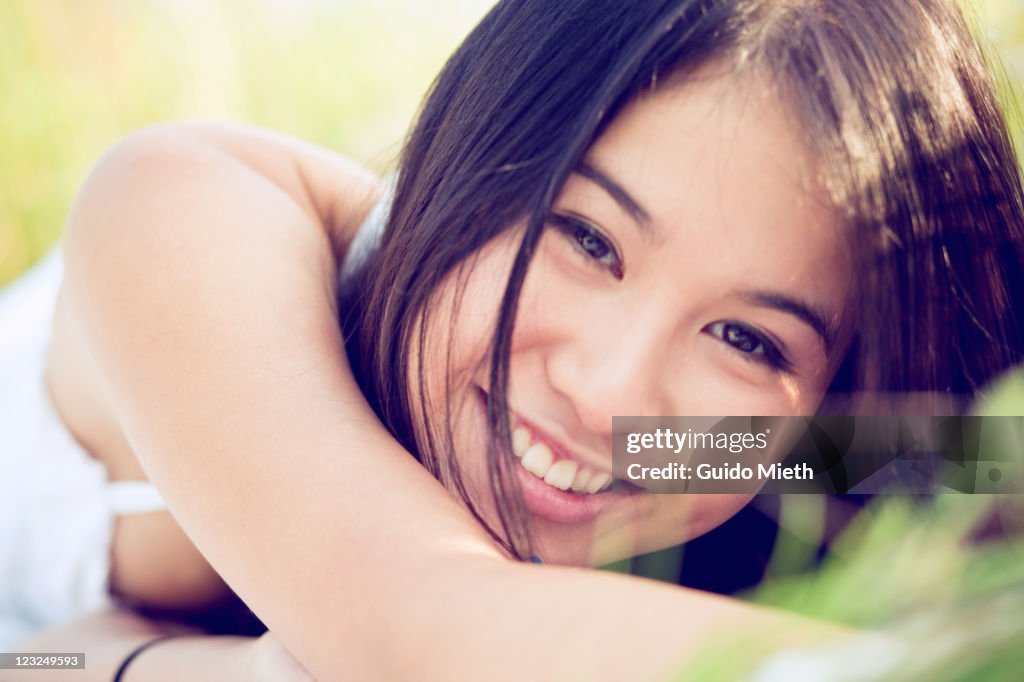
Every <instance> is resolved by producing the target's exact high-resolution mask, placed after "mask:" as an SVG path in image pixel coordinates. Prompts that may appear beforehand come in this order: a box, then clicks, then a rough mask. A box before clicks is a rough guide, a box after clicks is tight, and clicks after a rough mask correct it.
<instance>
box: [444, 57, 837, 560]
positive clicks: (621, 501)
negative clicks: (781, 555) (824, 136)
mask: <svg viewBox="0 0 1024 682" xmlns="http://www.w3.org/2000/svg"><path fill="white" fill-rule="evenodd" d="M554 215H555V218H554V219H553V220H552V223H551V226H550V227H549V229H547V231H546V232H545V234H544V236H543V237H542V239H541V242H540V245H539V247H538V250H537V253H536V255H535V258H534V260H533V262H532V264H531V266H530V270H529V274H528V276H527V278H526V281H525V284H524V286H523V290H522V297H521V300H520V307H519V312H518V316H517V319H516V327H515V332H514V335H513V343H512V351H511V364H510V383H509V390H508V403H509V406H510V414H509V418H510V423H511V425H512V427H513V429H514V430H515V433H514V438H513V441H514V446H515V450H516V454H517V456H519V461H520V464H521V466H517V467H516V471H517V475H518V480H519V483H520V487H521V489H522V493H523V497H524V501H525V504H526V507H527V509H528V510H529V512H530V515H531V524H532V529H533V532H534V537H535V540H536V547H537V549H538V553H539V554H540V556H541V557H543V559H544V560H545V561H547V562H551V563H561V564H573V565H597V564H603V563H606V562H609V561H612V560H615V559H618V558H621V557H624V556H630V555H634V554H637V553H641V552H647V551H653V550H655V549H658V548H661V547H666V546H669V545H673V544H677V543H679V542H682V541H685V540H687V539H690V538H693V537H696V536H698V535H700V534H702V533H704V532H706V531H708V530H710V529H711V528H713V527H715V526H716V525H718V524H720V523H721V522H723V521H724V520H726V519H727V518H729V517H730V516H731V515H732V514H734V513H735V512H736V511H738V510H739V509H740V508H741V507H742V506H743V505H744V504H745V503H746V502H747V501H748V499H749V498H748V497H747V496H742V495H652V494H636V493H635V492H625V491H618V490H614V489H613V490H612V491H606V492H596V493H595V492H594V491H595V490H598V489H600V488H601V487H602V485H604V484H607V483H608V482H609V481H610V473H609V472H610V471H611V468H612V462H611V440H612V417H613V416H614V415H680V416H698V415H810V414H813V413H814V412H815V410H816V407H817V405H818V403H819V401H820V399H821V398H822V396H823V394H824V391H825V389H826V387H827V386H828V384H829V382H830V379H831V377H832V375H833V373H834V372H835V369H836V367H837V365H838V364H839V361H840V360H841V355H842V353H843V351H844V350H845V346H846V345H847V344H846V341H845V334H844V331H845V330H844V325H843V319H844V315H845V314H846V310H847V307H848V306H847V304H848V299H849V293H850V291H851V265H850V262H849V261H848V258H847V254H848V251H847V249H846V248H845V246H844V244H845V242H844V236H843V234H842V229H841V227H840V224H839V220H838V219H837V216H836V215H835V214H834V212H833V211H832V209H831V208H830V206H829V203H828V201H827V198H826V194H825V192H824V190H823V189H822V188H821V187H820V186H819V184H818V183H817V181H816V171H815V168H814V164H813V161H812V159H811V156H810V153H809V151H808V150H807V149H806V148H805V146H804V145H803V144H802V142H801V136H800V130H799V126H798V125H797V124H796V123H795V120H794V118H793V117H792V116H790V115H789V114H788V112H787V111H786V109H785V108H784V107H783V106H782V105H781V103H780V102H779V101H778V100H777V99H776V97H775V95H774V93H773V91H772V89H771V87H769V86H768V85H766V84H764V83H762V82H761V81H760V80H757V79H755V78H744V79H742V80H740V79H738V78H737V77H735V76H713V75H711V74H709V73H708V72H707V70H704V71H702V72H701V73H699V74H698V75H697V76H696V77H692V78H690V79H688V81H687V82H686V83H683V84H679V85H674V86H663V87H662V88H661V89H659V90H658V91H657V92H655V93H653V94H646V95H643V96H641V97H639V98H638V99H637V100H636V101H635V102H634V103H632V104H631V105H630V106H629V107H628V108H626V109H625V110H624V111H623V113H622V114H621V115H620V116H619V117H618V118H617V119H616V120H615V121H614V123H613V124H612V125H611V126H610V127H609V128H608V130H607V132H606V133H605V134H604V135H603V136H602V137H601V138H600V139H599V140H598V141H597V142H596V143H595V144H594V145H593V146H592V148H591V149H590V151H589V153H588V154H587V156H586V159H585V163H584V164H583V165H582V166H581V168H580V169H579V170H578V171H577V172H576V173H575V174H574V175H572V176H571V178H570V179H569V180H568V182H567V183H566V185H565V187H564V190H563V191H562V193H561V195H560V196H559V197H558V200H557V201H556V203H555V206H554ZM521 236H522V226H518V227H517V228H515V229H511V230H508V231H506V232H504V233H503V234H502V235H500V236H499V237H497V238H496V239H494V240H492V241H491V242H490V243H489V244H488V245H487V246H485V247H484V248H483V249H482V250H481V251H480V252H479V254H478V255H477V257H476V258H475V259H473V262H472V263H469V264H467V268H470V269H467V270H464V271H463V274H464V276H465V279H464V281H463V284H464V289H463V293H462V296H461V301H460V304H459V306H458V308H457V310H455V312H454V314H455V315H456V319H455V324H454V326H452V327H449V324H448V323H449V322H450V318H448V319H443V318H445V315H443V314H442V315H439V316H438V322H437V324H436V329H432V333H431V335H430V337H429V338H430V339H431V341H429V342H428V347H427V350H426V353H427V355H426V356H425V357H426V358H427V359H428V362H427V365H426V370H427V377H428V379H427V381H428V386H427V390H428V396H429V397H430V402H431V404H432V405H437V406H440V405H443V398H442V397H443V395H444V391H445V388H444V380H445V376H444V368H445V365H446V362H445V356H446V354H450V355H449V359H450V365H449V367H448V369H449V375H448V378H449V379H450V380H451V384H450V387H451V390H452V397H453V398H454V400H453V403H452V405H453V408H452V420H453V422H452V427H453V437H454V442H453V446H454V450H455V453H456V457H457V459H458V462H459V465H460V467H461V469H462V472H463V476H464V478H465V480H466V482H467V486H468V489H469V491H470V493H471V495H472V496H473V499H474V502H475V503H476V504H478V505H479V507H480V508H481V509H482V510H483V513H484V515H485V517H486V518H488V520H489V521H491V522H492V523H493V524H494V525H493V527H500V525H499V524H498V523H497V515H496V513H495V511H494V505H493V502H492V500H491V499H490V493H489V484H488V477H487V465H486V456H485V453H486V440H485V439H486V438H487V427H486V418H485V407H484V405H485V402H484V401H485V400H486V396H487V394H488V393H489V392H490V386H489V383H488V371H487V368H486V363H485V362H484V361H483V359H484V358H486V357H487V354H488V343H489V340H490V336H491V333H492V331H493V329H494V321H495V311H496V310H497V309H498V304H499V301H500V297H501V293H502V292H503V290H504V288H505V282H506V279H507V276H508V272H509V268H510V266H511V263H512V259H513V257H514V254H515V252H516V249H517V247H518V243H519V240H520V238H521ZM457 280H458V277H457V275H453V276H452V277H451V278H449V280H448V282H446V284H445V285H444V286H443V287H442V288H441V289H440V291H439V292H438V296H439V297H440V299H439V300H440V301H441V302H442V309H445V308H444V307H443V306H444V301H447V302H448V303H451V302H452V301H453V300H454V299H455V297H454V295H453V292H454V291H456V290H457V288H458V287H459V286H460V284H459V283H458V281H457ZM449 329H451V330H452V332H451V335H449V331H448V330H449ZM432 411H433V410H432ZM434 413H435V414H436V415H437V418H438V419H443V415H444V413H445V410H444V408H443V407H440V408H439V409H438V410H436V412H434ZM524 451H525V455H524V454H523V453H524ZM616 487H618V486H616Z"/></svg>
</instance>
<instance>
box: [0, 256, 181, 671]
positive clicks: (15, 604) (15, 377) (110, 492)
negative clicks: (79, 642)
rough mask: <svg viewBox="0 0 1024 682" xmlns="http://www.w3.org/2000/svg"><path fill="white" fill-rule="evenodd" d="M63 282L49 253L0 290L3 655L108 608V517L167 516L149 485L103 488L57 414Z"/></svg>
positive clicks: (96, 468) (95, 467)
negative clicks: (43, 632) (54, 349)
mask: <svg viewBox="0 0 1024 682" xmlns="http://www.w3.org/2000/svg"><path fill="white" fill-rule="evenodd" d="M62 276H63V263H62V260H61V255H60V252H59V251H58V250H54V252H53V253H51V254H50V255H49V256H47V257H46V258H45V259H44V260H43V261H42V262H40V263H39V264H38V265H36V266H35V267H34V268H33V269H32V270H30V271H29V272H27V273H26V274H25V275H23V276H22V277H21V278H20V279H18V280H17V281H15V282H14V283H13V284H11V285H10V286H8V287H6V288H5V289H4V290H3V291H0V651H14V650H15V649H14V646H15V645H16V644H17V643H18V641H20V640H22V639H24V638H26V637H28V636H29V635H31V634H32V633H33V632H35V631H36V630H39V629H42V628H45V627H48V626H51V625H53V624H56V623H59V622H62V621H66V620H69V619H72V618H75V617H78V616H81V615H84V614H86V613H88V612H91V611H95V610H97V609H100V608H102V607H104V606H107V605H109V604H110V601H111V598H110V595H109V591H108V577H109V574H110V558H109V557H110V545H111V539H112V534H113V522H114V516H115V515H116V514H130V513H145V512H149V511H157V510H162V509H165V508H166V507H165V505H164V502H163V499H162V498H161V497H160V494H159V493H158V492H157V490H156V488H154V487H153V486H152V485H151V484H149V483H148V482H145V481H125V482H118V483H111V482H109V481H108V480H107V476H106V471H105V469H104V467H103V465H102V464H101V463H100V462H98V461H97V460H95V459H93V458H92V457H90V456H89V455H88V454H87V453H86V452H85V450H84V449H83V448H82V446H81V445H79V443H78V442H76V441H75V439H74V438H73V437H72V435H71V434H70V433H69V432H68V430H67V428H66V427H65V426H64V424H63V422H62V421H61V419H60V417H59V416H58V415H57V413H56V411H55V409H54V407H53V404H52V402H51V400H50V396H49V392H48V390H47V388H46V383H45V379H44V374H45V367H46V350H47V346H48V344H49V339H50V330H51V323H52V318H53V312H54V306H55V304H56V299H57V292H58V289H59V287H60V282H61V279H62Z"/></svg>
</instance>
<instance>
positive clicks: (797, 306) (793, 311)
mask: <svg viewBox="0 0 1024 682" xmlns="http://www.w3.org/2000/svg"><path fill="white" fill-rule="evenodd" d="M737 295H738V297H739V298H741V299H742V300H744V301H746V302H747V303H750V304H752V305H755V306H759V307H762V308H772V309H774V310H779V311H781V312H784V313H788V314H790V315H793V316H794V317H797V318H799V319H800V320H801V321H802V322H803V323H804V324H806V325H808V326H809V327H811V328H812V329H813V330H814V331H815V332H817V333H818V336H820V337H821V340H822V341H823V342H824V344H825V354H826V355H829V354H831V352H832V345H833V343H834V342H835V329H834V328H833V326H832V325H831V324H830V323H829V322H828V321H827V319H828V318H826V317H825V315H823V314H822V313H821V312H819V311H818V310H815V308H814V306H812V305H810V304H808V303H805V302H804V301H801V300H799V299H797V298H795V297H793V296H789V295H787V294H783V293H779V292H777V291H765V290H761V289H752V290H744V291H740V292H739V293H738V294H737Z"/></svg>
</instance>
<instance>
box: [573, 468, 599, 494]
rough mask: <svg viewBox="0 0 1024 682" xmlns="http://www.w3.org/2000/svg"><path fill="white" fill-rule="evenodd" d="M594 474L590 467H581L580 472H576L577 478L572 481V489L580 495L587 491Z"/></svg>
mask: <svg viewBox="0 0 1024 682" xmlns="http://www.w3.org/2000/svg"><path fill="white" fill-rule="evenodd" d="M593 474H594V472H593V470H591V468H590V467H580V468H579V471H577V472H576V476H575V477H574V478H573V479H572V489H573V490H575V491H576V492H578V493H581V492H583V491H584V490H586V489H587V483H589V482H590V477H591V476H592V475H593Z"/></svg>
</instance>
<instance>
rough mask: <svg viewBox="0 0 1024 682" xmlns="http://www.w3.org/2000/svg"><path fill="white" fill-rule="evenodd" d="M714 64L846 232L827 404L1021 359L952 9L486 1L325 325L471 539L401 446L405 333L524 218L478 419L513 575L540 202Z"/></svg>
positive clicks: (429, 462) (988, 125)
mask: <svg viewBox="0 0 1024 682" xmlns="http://www.w3.org/2000/svg"><path fill="white" fill-rule="evenodd" d="M710 59H721V60H726V61H727V62H731V63H732V64H733V65H734V66H735V68H736V69H737V70H738V71H743V70H749V69H755V70H758V71H759V72H760V73H761V74H763V75H764V76H766V77H767V78H770V79H771V82H772V83H774V84H775V86H776V87H777V88H778V92H779V95H780V99H781V100H782V101H783V102H784V103H785V104H787V105H789V106H790V110H791V111H792V112H793V113H794V123H793V125H794V126H800V127H801V128H802V129H803V130H804V131H805V133H804V135H803V137H804V138H806V139H807V140H808V143H809V145H810V147H811V149H812V150H813V151H814V152H815V153H816V154H817V158H818V160H819V166H820V169H821V174H822V180H823V182H824V185H825V187H826V188H827V189H828V191H829V193H830V195H831V198H832V200H833V201H834V203H835V206H836V208H837V210H838V211H839V212H840V215H842V216H843V217H844V218H845V220H846V223H847V224H848V225H849V226H850V229H851V234H852V235H854V238H853V239H852V240H851V244H852V248H853V252H854V255H855V259H856V262H857V266H858V269H857V272H858V292H857V299H858V303H859V305H858V310H857V312H856V314H857V317H856V321H855V330H854V331H855V339H854V341H853V344H852V346H851V350H850V353H849V355H848V357H847V358H846V361H845V362H844V363H843V366H842V368H841V369H840V371H839V373H838V374H837V376H836V378H835V380H834V382H833V385H832V387H831V388H830V393H834V394H846V393H850V392H859V391H867V392H873V391H885V392H895V393H900V392H907V391H928V392H944V393H949V394H954V395H961V394H963V395H971V394H974V393H975V392H976V391H978V390H979V388H981V387H983V386H984V385H985V384H986V383H987V382H989V381H990V380H991V379H992V378H993V377H994V376H996V375H997V374H998V373H1000V372H1002V371H1004V370H1006V369H1007V368H1008V367H1010V366H1011V365H1013V364H1015V363H1018V362H1020V361H1021V359H1022V357H1024V339H1022V334H1024V332H1022V320H1021V317H1020V316H1021V314H1022V300H1021V299H1022V296H1024V217H1022V216H1024V203H1022V193H1021V184H1020V177H1019V171H1018V166H1017V159H1016V157H1015V155H1014V151H1013V147H1012V145H1011V143H1010V139H1009V137H1008V133H1007V129H1006V124H1005V121H1004V116H1003V114H1002V112H1001V109H1000V107H999V104H998V102H997V98H996V96H995V92H994V88H993V84H992V79H991V76H990V73H989V70H988V68H987V66H986V63H985V60H984V58H983V55H982V51H981V49H980V48H979V46H978V45H977V44H976V42H975V41H974V39H973V38H972V36H971V33H970V31H969V30H968V27H967V25H966V23H965V21H964V18H963V16H962V15H961V13H960V10H959V9H958V7H957V5H956V4H955V2H954V0H901V1H899V2H857V1H854V0H675V1H672V2H666V1H664V0H658V1H652V0H641V1H636V2H618V1H617V0H610V1H605V2H601V1H596V0H590V1H587V0H566V1H561V2H551V1H550V0H508V1H506V2H501V3H500V4H499V5H497V6H496V7H495V8H494V9H493V10H492V11H491V12H490V13H489V14H488V15H487V16H486V17H485V18H484V20H483V21H482V22H481V23H480V25H479V26H478V27H477V28H476V29H475V30H474V31H473V32H472V33H471V34H470V35H469V37H468V38H467V39H466V41H465V42H464V43H463V44H462V46H461V47H460V48H459V49H458V51H457V52H456V53H455V54H454V55H453V56H452V58H451V59H450V61H449V62H448V64H447V65H446V66H445V68H444V70H443V71H442V72H441V74H440V76H439V77H438V79H437V81H436V83H435V84H434V87H433V90H432V92H431V93H430V96H429V98H428V99H427V100H426V103H425V105H424V107H423V110H422V112H421V114H420V116H419V119H418V121H417V123H416V126H415V128H414V129H413V131H412V133H411V135H410V137H409V140H408V143H407V145H406V147H405V149H404V152H403V154H402V159H401V164H400V168H399V176H398V184H397V188H396V192H395V196H394V201H393V206H392V209H391V212H390V217H389V219H388V222H387V226H386V230H385V233H384V235H383V240H382V242H381V245H380V248H379V250H377V251H376V252H375V253H374V255H373V256H372V258H371V259H370V260H369V261H368V262H367V264H366V267H364V268H363V270H362V272H361V274H360V278H359V280H358V284H357V287H358V289H359V291H360V293H359V295H358V296H355V297H353V298H351V299H350V300H347V301H343V307H344V308H345V309H346V310H347V311H348V312H347V314H346V315H345V317H344V324H345V326H346V331H347V338H348V340H349V341H348V348H349V353H350V358H351V360H352V363H353V367H354V370H355V371H356V375H357V378H358V380H359V382H360V385H361V386H362V388H363V390H364V391H365V393H366V396H367V398H368V399H369V401H370V403H371V404H372V405H373V406H374V408H375V409H376V410H377V413H378V415H379V416H380V418H381V420H382V421H383V422H384V424H385V425H386V426H387V427H388V428H389V429H390V430H391V432H392V433H393V434H394V435H395V436H396V438H398V440H399V441H400V442H402V443H403V444H404V445H405V447H406V448H408V449H409V450H410V452H412V453H414V454H415V455H416V456H417V457H418V458H419V459H420V461H421V462H422V463H423V464H424V466H426V467H427V468H428V469H429V470H430V471H431V472H432V473H433V474H434V475H435V476H437V477H438V479H439V480H441V481H442V482H443V483H444V484H445V485H447V486H449V488H450V489H452V490H454V491H456V492H457V493H458V494H459V495H461V496H462V497H463V499H464V500H467V502H469V506H470V508H471V509H472V510H473V511H474V513H475V514H477V518H478V519H481V517H480V515H479V513H478V511H477V509H476V507H475V505H474V504H473V503H472V501H470V500H469V499H468V494H467V491H466V489H465V486H464V485H463V482H462V479H461V476H460V475H459V470H458V467H457V466H456V465H455V464H454V459H453V453H452V452H451V449H452V448H451V434H450V426H449V425H448V424H444V425H442V430H441V432H440V434H439V435H438V434H437V433H435V430H434V429H433V428H427V429H426V430H425V433H417V429H416V428H415V426H414V425H415V423H416V422H417V421H419V423H428V424H429V423H430V420H429V419H428V417H427V409H426V406H427V401H426V398H425V396H424V395H423V392H422V389H421V390H420V392H419V395H410V390H409V386H412V385H418V386H420V387H422V386H423V385H424V382H423V380H422V379H423V377H422V376H419V377H411V376H410V372H411V364H410V353H411V351H412V350H414V349H417V348H418V349H419V351H420V352H419V356H420V357H423V353H422V350H423V348H424V346H425V343H426V340H427V339H426V338H425V336H424V333H425V330H426V329H427V327H428V325H427V324H426V323H423V324H417V323H418V322H422V321H424V320H426V319H429V317H430V315H431V313H432V306H431V297H432V294H434V292H435V291H436V290H437V288H438V285H439V284H440V283H441V282H442V281H443V280H444V279H445V277H446V276H448V275H449V274H450V273H452V272H453V271H454V270H455V269H456V267H457V266H459V265H460V264H461V263H464V262H465V261H466V259H467V258H468V257H469V256H470V255H471V254H473V253H475V252H476V251H477V250H479V249H480V248H481V246H483V245H484V244H485V243H487V242H488V241H490V240H491V239H492V238H493V237H495V236H496V235H497V234H499V233H501V232H503V231H504V230H506V229H508V228H509V227H510V226H512V225H514V224H517V223H519V222H521V221H525V224H526V230H525V233H524V236H523V239H522V242H521V244H520V246H519V250H518V252H517V254H516V257H515V261H514V265H513V267H512V271H511V273H510V276H509V279H508V285H507V288H506V290H505V293H504V296H503V298H502V302H501V305H500V308H499V310H498V311H496V325H495V330H494V337H493V344H492V353H491V358H490V388H491V393H490V402H489V404H488V421H489V425H490V429H491V431H492V436H493V437H492V438H491V439H489V443H491V445H490V447H489V452H488V460H489V471H490V482H491V486H492V490H493V492H494V496H495V502H496V505H497V509H498V512H499V514H500V517H501V522H502V528H501V529H492V528H489V530H490V532H491V533H492V534H493V535H494V537H495V538H496V539H497V540H498V541H499V542H501V543H502V544H504V545H505V546H506V547H507V548H508V549H509V550H510V551H511V552H512V553H514V554H515V555H517V556H520V557H525V556H528V555H529V554H530V535H529V527H528V522H527V515H526V513H525V511H524V510H523V509H522V503H521V501H520V500H519V497H518V488H517V483H516V479H515V476H514V470H513V469H512V461H513V458H512V457H511V455H510V452H509V446H508V441H509V424H508V417H507V406H506V396H505V393H506V389H507V385H508V363H509V351H510V344H511V336H512V329H513V325H514V322H515V316H516V306H517V301H518V297H519V292H520V288H521V286H522V283H523V279H524V277H525V274H526V271H527V268H528V266H529V263H530V260H531V258H532V255H533V252H534V249H535V247H536V245H537V243H538V240H539V239H540V236H541V234H542V232H543V230H544V229H545V223H546V220H547V217H548V215H549V212H550V208H551V205H552V203H553V202H554V200H555V198H556V197H557V195H558V193H559V192H560V190H561V187H562V185H563V183H564V182H565V180H566V178H567V177H568V176H569V174H570V173H572V172H573V170H574V169H575V168H576V167H577V165H578V164H579V162H580V160H581V159H582V157H583V155H584V154H585V153H586V151H587V149H588V148H589V147H590V145H591V144H592V143H593V142H594V140H595V139H596V138H597V137H598V136H599V135H600V134H601V132H602V131H603V130H604V128H605V127H606V126H607V125H608V124H609V122H610V121H611V120H613V119H614V117H615V116H616V114H617V113H618V112H619V111H620V110H621V109H622V108H623V106H625V105H626V104H627V103H628V102H629V101H630V100H631V99H633V97H634V96H636V95H637V94H638V93H639V92H641V91H644V90H648V89H652V88H655V87H657V84H658V83H665V82H666V81H667V80H669V78H668V77H669V76H676V77H682V78H685V74H686V72H687V71H689V70H692V69H695V68H697V67H698V66H700V65H702V64H704V63H706V62H707V61H708V60H710ZM677 79H678V78H677ZM680 134H682V132H680ZM416 329H419V330H420V333H416V332H415V330H416ZM414 344H416V345H414ZM422 373H423V367H422V365H421V366H420V374H421V375H422ZM415 416H418V419H415V418H414V417H415ZM500 444H503V446H502V445H500ZM481 521H482V519H481Z"/></svg>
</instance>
